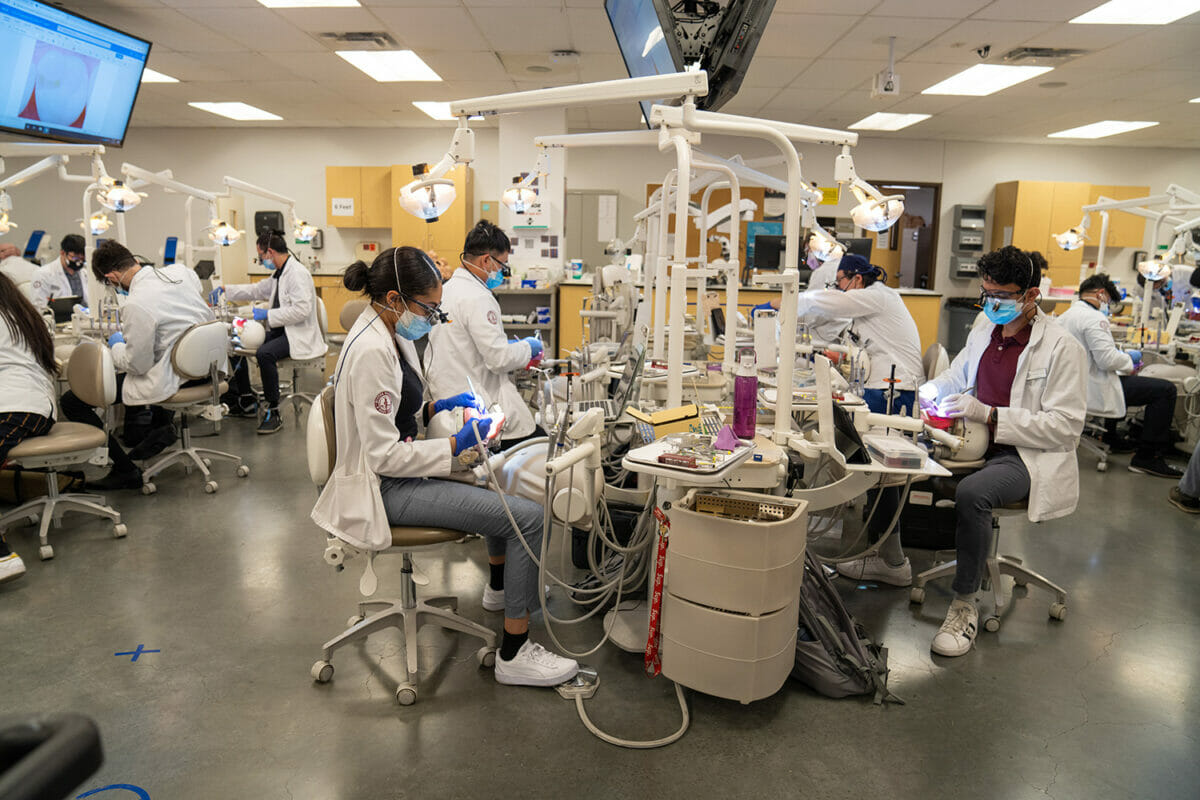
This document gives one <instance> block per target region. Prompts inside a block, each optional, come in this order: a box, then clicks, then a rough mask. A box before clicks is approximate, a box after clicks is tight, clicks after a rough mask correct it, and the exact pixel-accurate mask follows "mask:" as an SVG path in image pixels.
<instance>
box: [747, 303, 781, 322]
mask: <svg viewBox="0 0 1200 800" xmlns="http://www.w3.org/2000/svg"><path fill="white" fill-rule="evenodd" d="M759 311H775V306H773V305H771V302H770V301H769V300H768V301H767V302H765V303H759V304H758V305H756V306H755V307H754V308H752V309H750V316H751V318H753V317H754V315H755V314H757V313H758V312H759Z"/></svg>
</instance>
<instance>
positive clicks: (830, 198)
mask: <svg viewBox="0 0 1200 800" xmlns="http://www.w3.org/2000/svg"><path fill="white" fill-rule="evenodd" d="M817 189H818V190H819V191H820V192H821V202H820V205H823V206H836V205H837V204H838V201H839V200H840V199H841V195H842V187H840V186H818V187H817Z"/></svg>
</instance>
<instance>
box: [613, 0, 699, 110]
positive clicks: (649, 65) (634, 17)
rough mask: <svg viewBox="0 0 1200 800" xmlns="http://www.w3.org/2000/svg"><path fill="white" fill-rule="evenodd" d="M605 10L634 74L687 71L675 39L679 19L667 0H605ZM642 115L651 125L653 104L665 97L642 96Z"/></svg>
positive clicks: (646, 75)
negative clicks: (676, 23)
mask: <svg viewBox="0 0 1200 800" xmlns="http://www.w3.org/2000/svg"><path fill="white" fill-rule="evenodd" d="M604 10H605V11H607V12H608V21H609V24H611V25H612V29H613V35H614V36H616V37H617V47H619V48H620V49H621V58H623V59H624V60H625V69H627V70H628V71H629V77H631V78H645V77H649V76H651V75H671V74H674V73H676V72H683V68H684V64H683V56H682V55H681V54H680V51H679V43H678V42H677V41H676V40H675V23H674V16H673V15H672V14H671V10H670V9H669V8H668V7H667V6H666V4H665V0H605V2H604ZM639 102H640V103H641V106H642V117H643V119H644V120H645V122H646V127H650V106H652V105H654V104H655V103H658V104H660V105H661V104H662V102H663V101H662V100H641V101H639Z"/></svg>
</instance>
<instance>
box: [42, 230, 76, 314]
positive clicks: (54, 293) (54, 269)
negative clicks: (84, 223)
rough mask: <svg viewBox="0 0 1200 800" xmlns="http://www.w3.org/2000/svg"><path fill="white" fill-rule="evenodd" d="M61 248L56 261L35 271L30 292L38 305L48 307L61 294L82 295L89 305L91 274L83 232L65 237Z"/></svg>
mask: <svg viewBox="0 0 1200 800" xmlns="http://www.w3.org/2000/svg"><path fill="white" fill-rule="evenodd" d="M60 247H61V248H62V249H61V250H59V253H58V258H57V259H56V260H54V261H51V262H50V263H49V264H43V265H42V266H40V267H38V268H37V270H36V271H35V272H34V273H33V278H32V280H31V281H30V291H31V293H32V295H33V304H34V306H36V307H37V308H45V307H46V305H47V304H48V303H49V302H50V301H51V300H55V299H58V298H60V297H78V298H79V302H80V304H81V305H83V306H87V305H88V299H89V298H88V290H87V275H85V274H84V273H83V268H84V265H85V264H86V262H87V257H86V256H85V255H84V252H85V251H86V249H87V242H85V241H84V239H83V237H82V236H80V235H79V234H77V233H71V234H68V235H66V236H64V237H63V240H62V243H61V244H60Z"/></svg>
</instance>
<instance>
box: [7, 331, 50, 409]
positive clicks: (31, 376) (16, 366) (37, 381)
mask: <svg viewBox="0 0 1200 800" xmlns="http://www.w3.org/2000/svg"><path fill="white" fill-rule="evenodd" d="M39 324H40V323H39ZM57 396H58V393H57V392H56V391H55V386H54V379H53V378H51V377H50V374H49V373H48V372H46V370H44V369H42V365H41V364H39V363H38V362H37V359H36V358H34V357H33V351H32V350H30V349H29V345H28V344H27V343H26V342H25V341H23V340H17V339H14V338H13V335H12V333H11V332H10V331H9V329H8V325H6V324H5V323H4V322H3V320H0V414H3V413H8V412H11V411H15V412H27V413H30V414H41V415H42V416H43V417H50V418H51V419H53V418H54V416H55V414H54V399H55V398H56V397H57Z"/></svg>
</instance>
